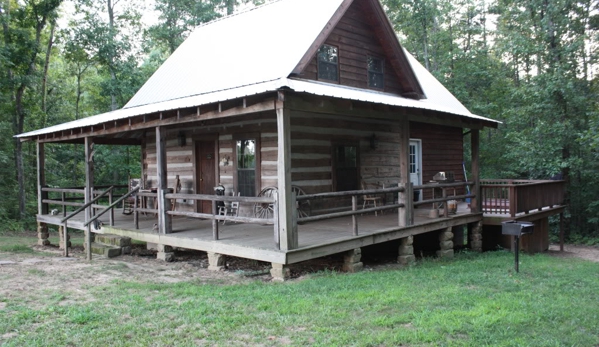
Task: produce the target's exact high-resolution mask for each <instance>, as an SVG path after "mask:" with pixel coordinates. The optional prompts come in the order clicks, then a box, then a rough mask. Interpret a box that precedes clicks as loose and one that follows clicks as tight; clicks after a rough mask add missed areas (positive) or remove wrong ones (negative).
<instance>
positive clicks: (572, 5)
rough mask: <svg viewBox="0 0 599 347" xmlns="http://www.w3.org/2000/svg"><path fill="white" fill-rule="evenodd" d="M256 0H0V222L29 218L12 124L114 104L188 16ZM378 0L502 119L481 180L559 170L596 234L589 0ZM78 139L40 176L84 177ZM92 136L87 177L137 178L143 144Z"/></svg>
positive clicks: (425, 58) (598, 206)
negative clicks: (94, 144) (95, 141)
mask: <svg viewBox="0 0 599 347" xmlns="http://www.w3.org/2000/svg"><path fill="white" fill-rule="evenodd" d="M261 2H263V1H259V0H253V1H252V0H241V1H240V0H202V1H200V0H0V26H1V27H0V179H1V183H0V197H1V199H0V222H1V223H2V225H3V229H7V230H15V231H18V230H25V229H28V228H29V229H31V228H33V227H34V222H35V213H36V211H37V206H36V203H37V199H36V194H37V188H36V171H35V170H36V169H35V168H36V164H35V162H36V159H35V145H34V144H33V143H30V142H25V143H21V142H19V141H17V140H16V139H15V138H14V137H13V136H14V135H15V134H19V133H23V132H25V131H30V130H35V129H39V128H43V127H47V126H51V125H54V124H58V123H63V122H67V121H72V120H75V119H79V118H83V117H88V116H92V115H95V114H99V113H103V112H107V111H110V110H115V109H118V108H120V107H122V106H123V105H124V104H125V103H126V102H127V101H128V100H129V99H130V98H131V97H132V96H133V94H134V93H135V92H136V91H137V90H138V89H139V88H140V87H141V85H142V84H143V83H144V82H145V81H146V80H147V79H148V78H149V77H150V76H151V75H152V73H153V72H154V71H155V70H156V69H157V68H158V67H159V66H160V64H161V63H162V62H163V61H164V60H165V59H166V58H167V57H168V56H169V55H170V54H171V53H172V52H173V51H174V50H175V49H176V48H177V46H178V45H179V44H180V43H181V42H182V41H183V40H184V39H185V37H187V35H189V33H190V32H191V30H192V29H193V28H194V27H195V26H197V25H199V24H202V23H205V22H208V21H210V20H213V19H215V18H218V17H221V16H224V15H227V14H231V13H234V12H235V11H238V10H240V9H243V8H247V7H251V6H255V5H258V4H259V3H261ZM383 4H384V6H385V8H386V10H387V14H388V15H389V17H390V19H391V22H392V24H393V25H394V27H395V29H396V31H397V33H398V36H399V38H400V41H401V43H402V44H403V45H404V47H405V48H406V49H407V50H408V51H410V52H411V53H412V54H413V55H415V56H416V58H417V59H418V60H419V61H420V62H421V63H423V65H424V66H425V67H426V68H427V69H428V70H429V71H431V72H432V73H433V74H434V75H435V76H436V77H437V78H438V79H439V80H440V81H441V82H442V83H443V84H444V85H445V86H446V87H447V88H448V89H449V90H450V91H451V92H452V93H453V94H454V95H455V96H456V97H457V98H458V99H459V100H461V101H462V102H463V103H464V104H465V106H466V107H468V108H469V109H470V111H471V112H473V113H475V114H479V115H482V116H485V117H490V118H493V119H496V120H499V121H501V122H503V124H502V125H500V126H499V127H498V129H485V130H484V131H483V132H482V133H481V140H482V143H481V167H482V178H504V179H505V178H514V179H515V178H518V179H547V178H550V177H555V176H556V175H561V176H560V177H563V178H564V179H566V181H567V188H568V194H567V201H566V203H567V204H568V210H567V213H566V223H565V224H566V234H567V237H568V238H569V239H570V241H572V242H588V243H593V242H595V243H599V230H598V226H599V161H598V160H597V159H598V156H599V151H598V150H599V132H598V131H597V128H598V127H599V112H598V104H597V96H598V90H597V67H598V65H597V63H598V61H597V59H598V56H597V54H598V52H599V51H598V46H597V43H598V34H599V1H592V0H581V1H577V0H383ZM148 15H149V17H150V19H149V20H148ZM466 142H469V141H466ZM82 147H83V146H76V145H69V144H63V145H52V146H48V149H47V152H46V161H47V162H46V171H47V172H46V175H47V181H48V183H49V184H51V185H53V186H61V187H66V186H82V185H83V180H84V176H85V175H84V171H83V170H84V168H83V160H82V158H83V152H82V151H83V148H82ZM99 147H100V148H98V152H97V153H96V157H95V158H96V170H97V171H96V177H95V180H96V184H99V185H100V184H109V183H110V184H113V183H120V184H125V183H126V181H127V177H128V175H130V174H132V175H139V170H140V167H139V164H138V162H139V161H138V160H139V159H138V158H139V155H140V154H139V148H135V147H122V146H113V147H109V146H99ZM468 150H469V149H468V148H466V151H468ZM465 157H466V158H469V155H466V156H465ZM109 159H110V162H109ZM466 166H467V167H468V163H466Z"/></svg>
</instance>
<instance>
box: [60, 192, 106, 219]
mask: <svg viewBox="0 0 599 347" xmlns="http://www.w3.org/2000/svg"><path fill="white" fill-rule="evenodd" d="M113 188H114V187H110V188H108V189H107V190H106V191H105V192H104V193H102V194H100V195H98V196H97V197H95V198H94V199H93V200H91V201H90V202H88V203H86V204H85V205H83V206H81V207H79V208H78V209H76V210H75V211H73V212H72V213H71V214H69V215H68V216H66V217H64V218H63V219H61V220H60V222H61V223H64V222H65V221H67V220H69V219H71V218H73V217H74V216H75V215H77V214H79V213H81V211H83V210H85V209H86V208H88V207H89V206H91V205H93V204H94V203H95V202H96V201H98V200H100V199H101V198H102V197H104V195H106V194H108V192H110V191H111V190H112V189H113Z"/></svg>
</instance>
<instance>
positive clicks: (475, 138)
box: [470, 129, 482, 213]
mask: <svg viewBox="0 0 599 347" xmlns="http://www.w3.org/2000/svg"><path fill="white" fill-rule="evenodd" d="M479 145H480V132H479V130H478V129H472V133H471V134H470V146H471V150H472V178H471V180H472V181H473V182H474V186H473V187H472V189H473V190H474V194H475V195H476V196H475V197H474V198H472V200H471V201H470V210H471V211H472V212H473V213H478V212H481V211H482V196H481V190H480V154H479V148H480V147H479Z"/></svg>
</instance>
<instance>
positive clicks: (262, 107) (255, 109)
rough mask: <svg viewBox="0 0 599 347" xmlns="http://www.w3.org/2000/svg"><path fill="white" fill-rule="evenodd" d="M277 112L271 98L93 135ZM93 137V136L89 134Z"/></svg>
mask: <svg viewBox="0 0 599 347" xmlns="http://www.w3.org/2000/svg"><path fill="white" fill-rule="evenodd" d="M274 110H275V103H274V102H273V99H272V98H271V97H269V98H264V100H262V101H261V102H257V103H255V104H253V105H251V106H247V107H243V105H239V106H236V107H232V108H229V109H224V110H222V111H221V112H219V111H218V108H216V109H214V110H211V111H205V112H202V113H201V114H200V113H199V112H198V113H196V114H192V115H187V116H186V115H181V118H180V119H177V117H176V115H175V116H174V117H171V118H165V119H162V120H160V119H148V118H149V117H148V116H149V115H148V114H144V115H140V116H136V117H133V118H138V117H139V118H140V119H141V120H142V121H140V122H137V123H135V124H131V125H129V124H125V125H121V126H119V127H117V128H110V129H106V130H99V131H97V132H96V133H94V134H93V136H95V137H99V136H106V135H111V134H118V133H123V132H128V131H135V130H142V129H150V128H155V127H157V126H168V125H174V124H186V123H191V122H197V121H202V120H209V119H216V118H228V117H235V116H241V115H245V114H251V113H260V112H265V111H274ZM80 130H81V132H80V134H73V135H66V134H65V136H63V137H60V138H58V139H56V138H48V137H47V136H45V138H43V139H42V138H40V140H39V141H40V142H62V141H68V140H73V139H80V138H82V137H84V136H85V135H86V134H85V133H86V132H85V131H84V128H83V127H82V128H80ZM87 135H88V136H89V135H92V134H87ZM26 140H27V139H23V141H26Z"/></svg>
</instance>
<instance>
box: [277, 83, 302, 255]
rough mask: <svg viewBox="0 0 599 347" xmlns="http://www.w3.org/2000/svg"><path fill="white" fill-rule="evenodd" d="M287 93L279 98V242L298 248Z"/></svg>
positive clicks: (288, 247) (287, 247)
mask: <svg viewBox="0 0 599 347" xmlns="http://www.w3.org/2000/svg"><path fill="white" fill-rule="evenodd" d="M284 100H285V95H284V94H283V93H282V92H281V93H280V94H279V100H277V135H278V162H277V164H278V169H277V176H278V184H279V190H278V191H279V197H278V204H279V207H278V210H279V218H278V222H279V242H280V247H281V250H290V249H294V248H297V246H298V237H297V224H296V225H294V223H293V215H292V213H293V210H294V209H295V201H293V197H292V192H291V124H290V118H291V112H290V111H289V109H287V108H285V107H284V104H285V101H284Z"/></svg>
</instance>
